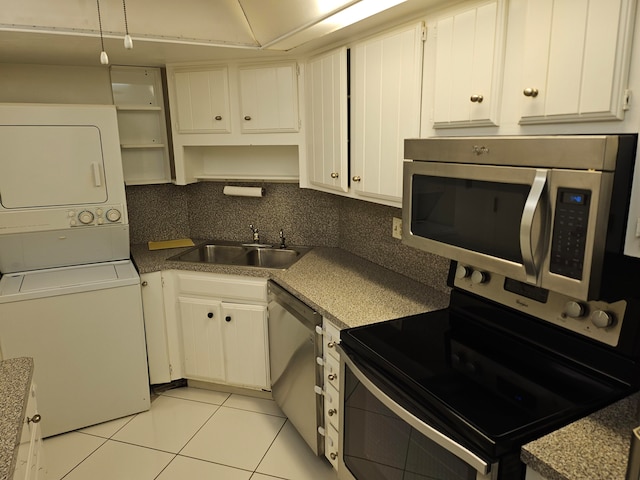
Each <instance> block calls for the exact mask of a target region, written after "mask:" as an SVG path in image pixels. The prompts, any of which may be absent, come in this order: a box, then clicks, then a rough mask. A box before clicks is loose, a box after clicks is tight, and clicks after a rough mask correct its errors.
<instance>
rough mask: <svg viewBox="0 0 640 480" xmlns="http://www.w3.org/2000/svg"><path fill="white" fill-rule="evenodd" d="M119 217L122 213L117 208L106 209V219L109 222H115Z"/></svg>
mask: <svg viewBox="0 0 640 480" xmlns="http://www.w3.org/2000/svg"><path fill="white" fill-rule="evenodd" d="M121 217H122V214H121V213H120V211H119V210H116V209H115V208H111V209H109V210H107V220H109V221H110V222H117V221H118V220H120V218H121Z"/></svg>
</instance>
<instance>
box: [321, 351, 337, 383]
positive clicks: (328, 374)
mask: <svg viewBox="0 0 640 480" xmlns="http://www.w3.org/2000/svg"><path fill="white" fill-rule="evenodd" d="M339 373H340V362H339V361H338V360H336V359H335V358H333V357H332V356H331V355H329V356H327V358H325V363H324V379H325V391H326V390H327V388H326V385H331V386H332V387H333V388H335V389H336V391H338V390H339V389H340V382H339V381H338V374H339Z"/></svg>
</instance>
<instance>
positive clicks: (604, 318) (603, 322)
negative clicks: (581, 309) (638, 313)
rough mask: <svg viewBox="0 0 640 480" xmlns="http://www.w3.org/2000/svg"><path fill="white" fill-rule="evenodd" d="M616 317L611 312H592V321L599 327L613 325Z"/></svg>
mask: <svg viewBox="0 0 640 480" xmlns="http://www.w3.org/2000/svg"><path fill="white" fill-rule="evenodd" d="M613 322H614V318H613V315H611V314H610V313H609V312H605V311H604V310H596V311H595V312H593V313H592V314H591V323H593V324H594V325H595V326H596V327H598V328H607V327H610V326H611V325H613Z"/></svg>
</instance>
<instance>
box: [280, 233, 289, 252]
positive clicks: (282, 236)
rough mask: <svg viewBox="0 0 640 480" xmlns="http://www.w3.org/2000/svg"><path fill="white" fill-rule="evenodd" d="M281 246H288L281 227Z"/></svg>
mask: <svg viewBox="0 0 640 480" xmlns="http://www.w3.org/2000/svg"><path fill="white" fill-rule="evenodd" d="M280 248H287V244H286V243H285V238H284V230H282V229H280Z"/></svg>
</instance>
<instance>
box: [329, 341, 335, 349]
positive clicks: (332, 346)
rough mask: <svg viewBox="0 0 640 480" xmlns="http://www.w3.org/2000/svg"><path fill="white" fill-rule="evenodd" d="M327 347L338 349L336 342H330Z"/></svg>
mask: <svg viewBox="0 0 640 480" xmlns="http://www.w3.org/2000/svg"><path fill="white" fill-rule="evenodd" d="M327 347H329V348H336V342H329V343H327Z"/></svg>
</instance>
